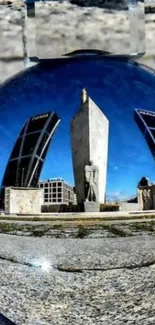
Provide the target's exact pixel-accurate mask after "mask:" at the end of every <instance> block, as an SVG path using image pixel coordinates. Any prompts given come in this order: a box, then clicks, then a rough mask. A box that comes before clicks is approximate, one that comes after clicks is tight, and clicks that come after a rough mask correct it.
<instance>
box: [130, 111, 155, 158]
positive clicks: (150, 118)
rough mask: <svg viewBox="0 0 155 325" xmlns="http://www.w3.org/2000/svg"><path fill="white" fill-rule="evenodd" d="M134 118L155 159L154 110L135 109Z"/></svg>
mask: <svg viewBox="0 0 155 325" xmlns="http://www.w3.org/2000/svg"><path fill="white" fill-rule="evenodd" d="M134 119H135V121H136V123H137V125H138V127H139V129H140V131H141V132H142V134H143V136H144V138H145V140H146V142H147V144H148V146H149V149H150V151H151V153H152V155H153V158H154V159H155V112H151V111H146V110H141V109H135V112H134Z"/></svg>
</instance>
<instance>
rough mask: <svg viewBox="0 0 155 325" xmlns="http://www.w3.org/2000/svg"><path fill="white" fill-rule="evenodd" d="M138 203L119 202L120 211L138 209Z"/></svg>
mask: <svg viewBox="0 0 155 325" xmlns="http://www.w3.org/2000/svg"><path fill="white" fill-rule="evenodd" d="M139 210H140V205H139V203H128V202H120V211H139Z"/></svg>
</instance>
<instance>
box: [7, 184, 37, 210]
mask: <svg viewBox="0 0 155 325" xmlns="http://www.w3.org/2000/svg"><path fill="white" fill-rule="evenodd" d="M4 204H5V212H6V213H8V214H38V213H41V205H42V204H43V190H42V189H38V188H17V187H6V188H5V203H4Z"/></svg>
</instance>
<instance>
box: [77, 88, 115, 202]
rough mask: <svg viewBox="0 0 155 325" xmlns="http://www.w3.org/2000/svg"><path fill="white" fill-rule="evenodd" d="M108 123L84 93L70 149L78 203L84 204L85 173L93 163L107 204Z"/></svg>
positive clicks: (101, 197)
mask: <svg viewBox="0 0 155 325" xmlns="http://www.w3.org/2000/svg"><path fill="white" fill-rule="evenodd" d="M108 138H109V121H108V119H107V118H106V116H105V115H104V113H103V112H102V111H101V110H100V109H99V107H98V106H97V105H96V104H95V103H94V102H93V101H92V99H91V98H90V97H88V94H87V92H86V90H83V91H82V95H81V106H80V109H79V111H78V112H77V113H76V115H75V116H74V118H73V119H72V121H71V145H72V160H73V170H74V180H75V188H76V194H77V203H78V204H81V203H83V202H84V201H85V175H84V169H85V166H86V165H89V162H90V161H92V162H93V164H94V165H95V166H97V167H98V169H99V202H100V203H105V191H106V178H107V160H108Z"/></svg>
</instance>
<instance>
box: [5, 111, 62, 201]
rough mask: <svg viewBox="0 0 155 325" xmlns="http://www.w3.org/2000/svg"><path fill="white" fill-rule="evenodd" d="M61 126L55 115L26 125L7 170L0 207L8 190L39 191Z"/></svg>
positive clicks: (34, 118)
mask: <svg viewBox="0 0 155 325" xmlns="http://www.w3.org/2000/svg"><path fill="white" fill-rule="evenodd" d="M59 122H60V118H59V117H58V116H57V114H56V113H55V112H50V113H45V114H40V115H36V116H33V117H31V118H29V119H28V120H27V121H26V122H25V124H24V126H23V128H22V130H21V132H20V134H19V136H18V138H17V140H16V143H15V145H14V147H13V150H12V152H11V155H10V158H9V161H8V164H7V166H6V170H5V173H4V177H3V180H2V186H1V203H2V201H4V189H5V187H8V186H14V187H34V188H35V187H37V185H38V180H39V177H40V173H41V170H42V167H43V164H44V161H45V158H46V154H47V151H48V149H49V145H50V141H51V138H52V136H53V134H54V132H55V129H56V127H57V126H58V124H59Z"/></svg>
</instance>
